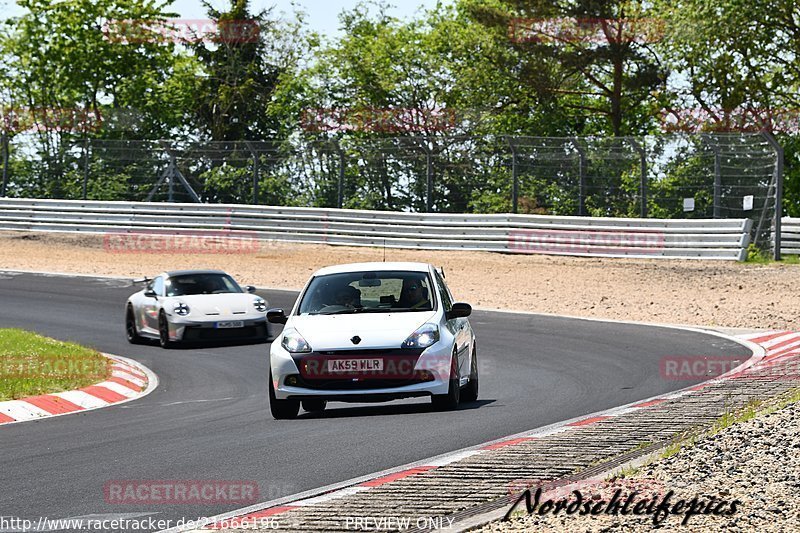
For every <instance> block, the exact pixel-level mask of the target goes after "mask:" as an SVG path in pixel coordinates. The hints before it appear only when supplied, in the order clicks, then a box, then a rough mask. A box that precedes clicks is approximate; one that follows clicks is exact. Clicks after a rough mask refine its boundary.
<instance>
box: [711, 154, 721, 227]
mask: <svg viewBox="0 0 800 533" xmlns="http://www.w3.org/2000/svg"><path fill="white" fill-rule="evenodd" d="M712 147H713V150H714V218H721V217H722V205H721V203H722V159H721V158H722V156H721V155H720V153H719V146H717V145H716V144H713V145H712Z"/></svg>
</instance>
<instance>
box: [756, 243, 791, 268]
mask: <svg viewBox="0 0 800 533" xmlns="http://www.w3.org/2000/svg"><path fill="white" fill-rule="evenodd" d="M745 261H746V262H748V263H755V264H757V265H772V264H775V265H800V255H786V254H783V256H782V257H781V260H780V261H775V260H773V259H772V255H770V253H769V252H767V251H764V250H762V249H760V248H758V247H757V246H753V245H752V244H751V245H750V246H748V247H747V259H745Z"/></svg>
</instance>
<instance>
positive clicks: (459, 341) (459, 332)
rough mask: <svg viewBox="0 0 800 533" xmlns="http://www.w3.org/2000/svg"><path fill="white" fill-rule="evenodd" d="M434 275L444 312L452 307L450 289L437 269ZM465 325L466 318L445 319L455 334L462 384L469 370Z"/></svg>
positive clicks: (467, 334)
mask: <svg viewBox="0 0 800 533" xmlns="http://www.w3.org/2000/svg"><path fill="white" fill-rule="evenodd" d="M434 276H435V278H436V285H437V287H438V291H439V297H440V300H441V302H442V306H443V307H444V310H445V312H447V311H449V310H450V309H452V308H453V296H452V294H450V289H448V288H447V284H446V283H445V282H444V278H442V276H441V275H440V274H439V272H438V271H434ZM467 325H468V322H467V319H466V318H453V319H450V320H448V321H447V327H448V329H450V331H451V332H452V333H453V335H454V336H455V342H456V353H457V354H458V370H459V375H460V376H461V382H462V383H461V384H462V385H463V384H464V383H466V379H467V378H468V377H469V371H470V368H469V363H470V358H469V352H468V350H469V328H468V327H467Z"/></svg>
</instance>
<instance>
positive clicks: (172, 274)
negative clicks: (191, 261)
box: [163, 270, 228, 278]
mask: <svg viewBox="0 0 800 533" xmlns="http://www.w3.org/2000/svg"><path fill="white" fill-rule="evenodd" d="M191 274H224V275H226V276H227V275H228V274H227V272H223V271H222V270H171V271H169V272H164V274H163V275H164V276H166V277H168V278H173V277H175V276H186V275H191Z"/></svg>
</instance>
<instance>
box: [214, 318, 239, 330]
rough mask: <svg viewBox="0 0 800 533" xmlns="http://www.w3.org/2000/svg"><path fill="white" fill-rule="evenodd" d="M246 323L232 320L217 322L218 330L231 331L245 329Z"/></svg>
mask: <svg viewBox="0 0 800 533" xmlns="http://www.w3.org/2000/svg"><path fill="white" fill-rule="evenodd" d="M243 327H244V322H242V321H241V320H230V321H228V322H217V328H218V329H231V328H243Z"/></svg>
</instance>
